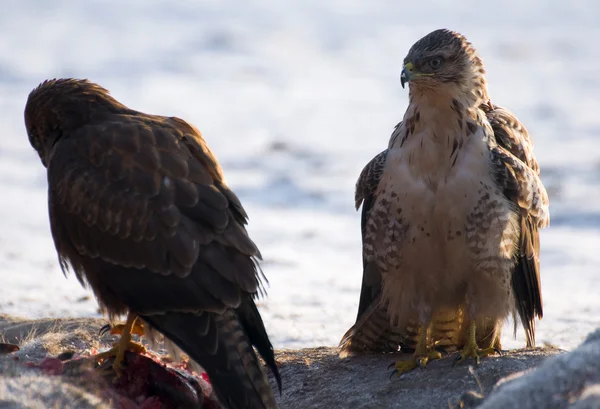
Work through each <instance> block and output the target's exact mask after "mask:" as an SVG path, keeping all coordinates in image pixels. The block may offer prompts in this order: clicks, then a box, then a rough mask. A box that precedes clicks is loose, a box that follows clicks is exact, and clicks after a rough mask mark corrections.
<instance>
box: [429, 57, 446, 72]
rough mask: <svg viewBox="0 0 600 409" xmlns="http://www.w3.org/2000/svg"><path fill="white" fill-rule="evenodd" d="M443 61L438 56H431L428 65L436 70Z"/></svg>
mask: <svg viewBox="0 0 600 409" xmlns="http://www.w3.org/2000/svg"><path fill="white" fill-rule="evenodd" d="M443 62H444V61H443V60H442V59H441V58H440V57H433V58H432V59H431V60H429V66H430V67H431V68H433V69H434V70H436V69H438V68H440V67H441V66H442V63H443Z"/></svg>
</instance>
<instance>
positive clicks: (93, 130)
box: [25, 79, 280, 409]
mask: <svg viewBox="0 0 600 409" xmlns="http://www.w3.org/2000/svg"><path fill="white" fill-rule="evenodd" d="M25 125H26V127H27V133H28V136H29V141H30V142H31V145H32V146H33V147H34V148H35V149H36V150H37V152H38V154H39V156H40V158H41V160H42V163H43V164H44V166H46V168H47V174H48V206H49V212H50V224H51V229H52V237H53V238H54V244H55V246H56V250H57V252H58V255H59V260H60V265H61V267H62V269H63V271H65V272H66V271H67V270H68V268H69V266H70V267H72V269H73V270H74V272H75V274H76V276H77V278H78V279H79V281H80V282H81V283H82V284H83V285H89V286H90V287H91V289H92V290H93V292H94V294H95V295H96V298H97V299H98V302H99V304H100V306H101V308H102V310H103V311H104V312H106V313H108V315H109V316H110V317H111V319H112V318H113V317H115V316H118V315H121V314H128V319H127V322H126V324H125V326H124V329H123V334H122V336H121V341H120V342H119V344H118V346H117V347H116V348H115V349H114V351H109V354H112V355H116V360H115V369H117V370H118V369H119V366H120V365H121V360H122V358H123V354H124V352H125V350H127V349H128V348H134V349H135V344H133V343H131V341H130V340H131V336H130V334H131V331H132V328H133V327H134V324H135V322H136V319H137V318H139V319H140V320H141V321H142V322H143V323H144V327H146V328H149V329H154V330H157V331H158V332H160V333H161V334H163V335H164V337H165V338H166V340H168V341H170V342H172V343H173V344H174V345H175V346H176V347H178V348H179V349H181V350H183V351H184V352H185V353H186V354H187V355H188V356H189V357H190V358H191V359H192V361H194V362H196V363H197V364H199V365H200V366H201V367H202V368H203V369H204V370H205V371H206V372H207V373H208V375H209V377H210V379H211V382H212V384H213V386H214V390H215V391H216V394H217V396H218V398H219V400H220V401H221V403H222V404H223V405H224V406H226V407H228V408H236V409H237V408H239V409H242V408H276V406H277V405H276V403H275V399H274V396H273V392H272V390H271V387H270V385H269V382H268V380H267V379H266V377H265V374H264V373H263V371H262V369H261V366H260V362H259V360H258V358H257V355H256V353H255V351H254V349H253V346H254V347H256V349H257V350H258V352H259V353H260V355H261V356H262V357H263V358H264V360H265V362H266V363H267V365H268V366H269V367H270V368H271V370H272V371H273V373H274V374H275V377H276V378H277V382H278V383H279V385H280V379H279V373H278V370H277V366H276V364H275V359H274V354H273V347H272V346H271V343H270V341H269V338H268V336H267V332H266V330H265V327H264V325H263V322H262V319H261V317H260V314H259V312H258V310H257V308H256V305H255V303H254V299H253V297H255V296H256V295H257V294H258V293H260V292H261V291H262V286H261V274H262V273H261V272H260V269H259V267H258V265H257V262H256V259H257V258H260V253H259V251H258V249H257V247H256V246H255V244H254V243H253V242H252V240H251V239H250V238H249V237H248V234H247V232H246V229H245V227H244V225H245V224H246V221H247V215H246V212H245V211H244V209H243V207H242V205H241V203H240V201H239V199H238V198H237V197H236V195H235V194H234V193H233V192H232V191H231V190H230V189H229V187H227V185H226V184H225V181H224V179H223V173H222V171H221V168H220V166H219V164H218V162H217V159H216V158H215V156H214V155H213V153H212V152H211V151H210V149H209V148H208V146H207V144H206V142H205V141H204V139H203V138H202V136H201V135H200V132H199V131H198V130H197V129H196V128H194V127H193V126H192V125H190V124H188V123H187V122H185V121H183V120H182V119H179V118H175V117H164V116H158V115H148V114H144V113H142V112H138V111H134V110H132V109H129V108H127V107H126V106H125V105H123V104H121V103H119V102H118V101H117V100H115V99H114V98H113V97H112V96H110V95H109V93H108V91H107V90H105V89H104V88H102V87H100V86H98V85H96V84H93V83H91V82H89V81H87V80H77V79H58V80H50V81H45V82H43V83H42V84H40V85H39V86H38V87H37V88H35V89H34V90H33V91H32V92H31V93H30V95H29V98H28V100H27V105H26V107H25Z"/></svg>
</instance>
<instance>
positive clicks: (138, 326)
mask: <svg viewBox="0 0 600 409" xmlns="http://www.w3.org/2000/svg"><path fill="white" fill-rule="evenodd" d="M124 329H125V324H117V325H110V324H106V325H105V326H103V327H102V328H100V335H104V334H106V333H107V332H108V333H109V334H111V335H121V334H123V330H124ZM131 334H132V335H139V336H142V335H144V324H143V323H142V322H141V321H139V320H135V323H134V324H133V327H132V328H131Z"/></svg>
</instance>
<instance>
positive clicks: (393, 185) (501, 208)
mask: <svg viewBox="0 0 600 409" xmlns="http://www.w3.org/2000/svg"><path fill="white" fill-rule="evenodd" d="M421 120H423V118H421ZM454 123H457V122H456V121H455V122H454ZM429 124H432V122H431V121H430V122H429ZM434 125H435V124H434ZM444 129H445V132H446V133H445V134H444V133H442V132H443V130H444ZM399 131H400V133H401V134H402V130H399ZM436 131H437V130H436V127H435V126H431V125H430V126H428V127H427V128H426V129H423V130H416V132H414V133H413V134H412V135H410V136H409V137H408V138H406V140H405V141H404V143H402V146H400V145H401V143H400V142H397V143H396V144H395V146H394V147H391V148H390V150H389V154H388V157H387V161H386V168H385V171H384V174H383V176H382V179H381V181H380V183H379V186H378V190H377V194H376V197H377V200H376V202H375V204H374V206H373V209H372V211H371V212H370V216H369V220H368V224H367V240H366V241H365V246H366V248H365V253H366V255H367V257H369V258H372V259H374V260H375V262H376V263H377V264H378V266H379V267H380V268H381V271H382V276H383V280H384V286H383V296H384V297H383V298H384V300H385V301H386V302H389V304H390V305H389V309H388V311H389V312H390V314H391V315H392V317H391V318H392V319H393V320H394V321H396V320H397V321H398V324H400V325H402V324H403V323H404V322H405V321H406V320H407V319H409V317H411V316H412V317H419V320H420V321H421V322H423V323H425V322H427V320H428V319H429V316H430V314H431V313H432V311H433V310H434V309H435V308H437V307H440V306H450V307H452V306H456V305H458V304H460V303H462V302H463V301H464V300H465V297H467V298H468V299H469V301H470V302H469V303H468V304H469V308H478V309H481V308H488V307H486V306H482V305H480V304H483V303H482V302H478V300H481V299H483V298H486V299H487V302H491V303H496V304H498V303H500V304H502V306H500V305H498V306H497V307H494V308H495V309H496V310H501V311H490V313H489V315H496V314H500V315H503V314H505V313H507V312H508V309H509V307H510V305H509V304H510V303H509V299H510V282H509V277H510V269H511V266H512V263H513V261H512V256H513V253H514V249H515V245H516V241H517V238H518V227H517V225H516V222H515V217H514V214H513V213H512V209H511V207H510V205H509V203H508V201H507V200H506V198H505V197H504V196H503V195H502V193H501V192H500V191H499V190H498V188H497V187H496V184H495V181H494V180H493V179H492V176H491V174H490V170H489V168H490V167H489V153H488V145H487V142H486V141H485V140H484V137H483V136H484V129H483V128H478V129H473V131H474V132H473V133H472V134H470V135H469V136H468V137H466V136H463V135H464V134H465V133H466V132H464V131H462V130H461V129H460V127H459V126H456V128H455V129H448V128H443V127H440V130H439V132H436ZM449 131H450V132H451V133H454V134H453V135H448V132H449ZM433 133H435V136H434V135H433ZM461 141H462V142H461ZM369 247H370V248H369ZM474 278H476V280H474ZM415 314H416V315H415Z"/></svg>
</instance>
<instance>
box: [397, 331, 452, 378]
mask: <svg viewBox="0 0 600 409" xmlns="http://www.w3.org/2000/svg"><path fill="white" fill-rule="evenodd" d="M419 332H420V337H419V342H418V343H417V346H416V348H415V352H414V353H413V355H412V356H411V357H410V359H408V360H404V361H396V362H395V363H394V364H393V365H394V368H395V369H394V371H393V372H392V375H397V376H400V375H402V374H405V373H408V372H410V371H412V370H413V369H415V368H416V367H417V366H418V367H419V368H421V369H423V368H425V366H426V365H427V363H428V362H429V361H433V360H434V359H440V358H441V357H442V354H441V353H440V352H438V351H436V350H435V349H431V348H429V347H428V346H427V328H426V327H419Z"/></svg>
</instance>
